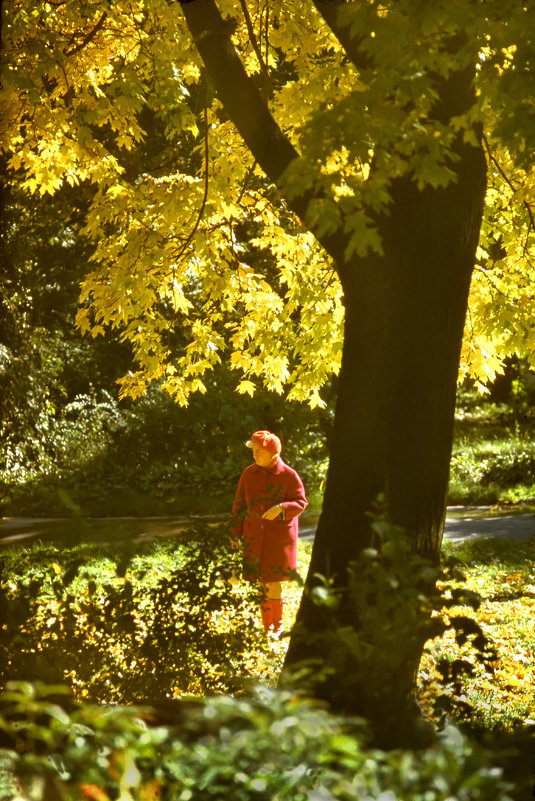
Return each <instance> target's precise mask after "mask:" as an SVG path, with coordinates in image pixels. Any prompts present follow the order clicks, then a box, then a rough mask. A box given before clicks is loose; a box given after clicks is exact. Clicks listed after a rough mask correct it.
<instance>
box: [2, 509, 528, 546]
mask: <svg viewBox="0 0 535 801" xmlns="http://www.w3.org/2000/svg"><path fill="white" fill-rule="evenodd" d="M225 517H226V516H225V515H212V516H206V517H201V516H197V517H188V518H186V517H184V518H169V517H121V518H118V517H109V518H81V519H78V520H76V519H75V520H71V519H65V518H6V519H3V520H0V547H1V546H7V545H16V544H20V545H28V544H30V543H32V542H35V541H38V540H42V541H47V542H51V541H56V540H58V539H59V540H64V539H68V538H69V536H71V537H75V538H76V539H77V540H78V541H80V540H81V541H83V542H121V541H124V540H132V541H134V542H146V541H148V540H151V539H158V538H166V537H173V536H176V535H178V534H180V533H181V531H183V530H184V528H185V527H187V525H188V523H189V524H192V523H194V522H195V521H199V520H204V521H208V522H210V521H213V522H218V521H221V520H224V519H225ZM315 530H316V526H315V523H314V522H313V521H310V522H308V521H307V520H306V518H305V519H304V521H303V524H302V525H301V529H300V534H301V536H302V537H304V538H307V539H308V538H311V537H313V536H314V532H315ZM533 536H535V514H534V513H529V514H518V513H517V514H514V513H512V512H509V511H507V512H504V511H503V510H501V511H499V512H496V511H495V510H493V509H492V508H491V507H476V508H474V507H450V508H449V509H448V514H447V518H446V528H445V537H446V538H447V539H449V540H453V541H454V542H463V541H466V540H471V539H475V538H477V537H496V538H499V539H504V538H507V539H512V540H529V539H530V538H531V537H533Z"/></svg>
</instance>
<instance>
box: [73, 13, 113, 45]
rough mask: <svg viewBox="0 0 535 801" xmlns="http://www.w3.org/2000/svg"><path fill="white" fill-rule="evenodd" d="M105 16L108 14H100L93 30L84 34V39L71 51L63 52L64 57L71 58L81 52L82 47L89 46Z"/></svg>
mask: <svg viewBox="0 0 535 801" xmlns="http://www.w3.org/2000/svg"><path fill="white" fill-rule="evenodd" d="M107 16H108V12H107V11H104V12H103V13H102V16H101V17H100V19H99V20H98V22H97V23H96V25H95V26H94V27H93V28H91V30H90V31H89V33H88V34H86V36H84V38H83V39H82V41H81V42H80V44H77V45H76V47H73V48H71V50H67V51H66V52H65V55H66V56H72V55H74V54H75V53H78V52H79V51H80V50H83V49H84V47H86V45H88V44H89V42H90V41H91V40H92V39H93V38H94V37H95V36H96V34H97V33H98V32H99V30H100V29H101V28H102V26H103V25H104V22H105V21H106V18H107Z"/></svg>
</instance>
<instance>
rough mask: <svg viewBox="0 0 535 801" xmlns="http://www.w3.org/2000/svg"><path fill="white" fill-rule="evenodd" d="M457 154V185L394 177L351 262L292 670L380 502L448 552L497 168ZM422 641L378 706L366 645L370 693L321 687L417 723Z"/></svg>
mask: <svg viewBox="0 0 535 801" xmlns="http://www.w3.org/2000/svg"><path fill="white" fill-rule="evenodd" d="M469 78H470V76H469V75H467V74H465V75H464V76H457V77H456V79H455V80H454V81H453V82H454V83H455V88H456V89H457V92H450V91H445V92H444V95H445V100H444V104H443V105H442V106H441V108H440V113H441V116H442V113H444V112H445V111H447V114H448V116H452V115H453V114H456V113H461V112H460V109H462V108H464V107H465V106H466V103H467V101H468V99H469V98H471V96H472V90H471V88H470V80H469ZM452 80H453V79H452ZM445 88H447V89H448V90H449V89H451V87H450V86H448V87H445ZM446 103H447V104H449V107H448V108H447V109H445V108H444V106H445V105H446ZM457 155H458V156H459V160H458V161H457V162H456V163H455V164H454V168H455V172H456V175H457V181H456V182H454V183H451V184H450V185H449V186H448V187H446V188H432V187H426V188H425V189H423V190H419V189H418V188H417V186H416V184H415V183H414V182H413V181H411V180H410V179H408V178H404V179H398V180H396V181H395V182H394V183H393V185H392V204H391V207H390V210H389V214H388V216H387V217H384V218H382V219H380V220H379V229H380V233H381V236H382V241H383V247H384V255H383V256H382V257H380V256H373V257H370V258H368V259H366V260H364V261H361V262H360V263H355V264H354V265H352V266H346V267H345V268H344V269H343V271H342V273H341V278H342V283H343V287H344V297H345V309H346V319H345V335H344V350H343V359H342V367H341V371H340V376H339V381H338V398H337V405H336V412H335V421H334V431H333V437H332V447H331V453H330V465H329V470H328V474H327V482H326V488H325V495H324V502H323V509H322V513H321V516H320V520H319V523H318V528H317V532H316V537H315V541H314V546H313V551H312V559H311V564H310V570H309V574H308V577H307V581H306V585H305V592H304V594H303V599H302V602H301V607H300V609H299V613H298V616H297V624H298V625H297V627H296V630H295V634H294V635H293V636H292V638H291V640H290V646H289V650H288V653H287V657H286V662H285V668H292V667H294V666H295V665H297V664H299V663H302V662H303V661H304V660H315V661H316V663H317V664H318V665H319V664H321V663H328V662H329V659H330V655H329V650H328V645H327V643H326V641H325V640H324V639H322V636H321V627H322V625H326V626H327V627H328V628H329V629H332V626H333V620H332V617H330V618H329V620H328V622H326V620H325V617H324V616H322V615H321V614H318V608H317V605H316V604H315V603H314V601H313V599H312V595H311V590H313V588H314V586H317V584H318V578H317V574H320V575H322V576H327V577H329V578H330V579H331V580H332V581H333V582H334V585H335V586H338V587H344V586H345V585H346V583H347V581H348V573H347V567H348V565H349V564H350V563H351V562H352V561H354V560H356V559H357V558H358V557H359V555H360V554H361V553H362V551H363V549H365V548H367V547H368V546H370V544H371V543H372V541H373V529H372V523H373V517H372V514H373V512H374V509H378V508H379V507H380V508H381V511H382V513H383V514H384V515H385V516H386V520H387V521H388V522H389V523H391V524H392V525H393V526H397V527H400V528H402V529H403V530H404V532H405V536H406V537H407V538H408V539H409V540H410V543H411V548H412V549H413V551H414V552H415V553H418V554H420V555H422V556H425V557H428V558H429V559H431V560H432V561H435V562H436V561H438V558H439V553H440V545H441V539H442V530H443V524H444V517H445V507H446V493H447V485H448V477H449V461H450V457H451V445H452V434H453V421H454V407H455V394H456V382H457V372H458V364H459V355H460V348H461V342H462V335H463V327H464V320H465V314H466V308H467V300H468V291H469V286H470V277H471V273H472V268H473V264H474V261H475V252H476V247H477V243H478V238H479V230H480V225H481V217H482V210H483V200H484V195H485V179H486V165H485V160H484V156H483V152H482V150H481V148H478V147H474V146H471V145H468V144H465V143H462V142H461V141H459V142H458V145H457ZM351 616H353V617H351ZM358 618H359V610H358V609H357V610H355V609H353V610H350V609H348V607H347V605H345V604H342V605H341V607H340V612H339V621H338V622H339V623H340V624H341V625H350V626H354V627H356V628H357V630H358V626H359V623H358ZM378 625H380V621H378ZM300 630H301V634H300ZM303 631H304V632H306V636H305V638H303V636H302V632H303ZM311 633H313V635H314V636H311ZM317 635H319V636H317ZM401 637H403V634H402V633H400V638H401ZM328 640H329V638H327V642H328ZM423 644H424V643H423V641H422V640H418V639H416V640H415V642H414V647H413V649H412V653H410V654H409V655H407V649H406V647H401V646H403V643H401V642H400V647H399V648H398V649H393V652H392V653H390V654H383V655H382V656H383V658H384V659H385V661H386V660H389V661H390V663H391V665H392V671H391V675H392V676H395V677H396V680H395V682H393V686H392V687H390V688H389V691H388V692H387V693H386V694H384V693H383V694H382V700H381V704H380V709H377V708H375V709H374V708H373V703H368V700H369V692H368V691H369V687H370V685H369V676H371V675H372V674H373V672H374V665H375V664H376V663H377V661H378V660H379V658H380V656H381V655H379V654H378V653H377V651H374V652H373V653H372V654H371V656H370V655H368V657H366V658H368V659H369V660H370V661H369V664H368V665H367V670H365V671H364V675H365V676H366V677H367V678H366V679H365V685H364V686H363V687H361V688H360V691H359V689H358V687H355V683H354V682H353V683H351V693H350V695H348V697H343V694H341V692H340V679H341V677H340V676H337V677H335V678H334V680H331V679H326V681H325V682H324V684H323V686H321V687H319V688H318V687H316V692H317V693H318V694H320V695H321V696H322V697H323V698H324V699H325V700H328V701H330V702H331V703H332V704H333V705H335V706H338V707H341V708H342V709H343V710H344V711H351V712H354V713H359V714H366V715H367V716H368V717H374V716H375V718H376V720H380V721H381V722H382V724H385V726H386V729H388V732H389V737H390V736H391V737H393V738H394V741H395V739H396V735H395V734H394V730H395V722H396V719H397V722H398V724H400V725H401V726H402V727H403V728H406V726H407V715H411V716H412V710H413V709H414V701H413V694H414V683H415V677H416V673H417V669H418V665H419V661H420V658H421V653H422V648H423ZM388 647H389V648H390V649H392V645H391V641H389V642H388ZM398 656H399V660H398ZM359 658H360V657H359ZM357 661H358V660H357ZM357 667H358V668H359V669H362V665H360V666H357V665H356V668H357ZM346 668H347V665H346ZM367 696H368V698H367ZM385 699H387V701H385ZM385 705H386V706H387V707H388V708H385ZM383 734H384V732H383ZM380 738H382V739H383V740H384V737H383V736H382V735H380ZM387 739H388V738H387Z"/></svg>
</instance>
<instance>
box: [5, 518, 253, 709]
mask: <svg viewBox="0 0 535 801" xmlns="http://www.w3.org/2000/svg"><path fill="white" fill-rule="evenodd" d="M98 554H100V559H97V558H96V557H97V555H98ZM238 560H239V557H238V556H237V555H236V554H235V553H234V552H232V551H231V550H230V547H229V538H228V530H227V528H226V527H225V526H221V525H219V526H214V527H211V528H209V527H207V526H204V527H197V528H192V529H190V530H189V531H185V532H184V533H183V534H182V535H181V537H180V540H176V541H174V542H167V543H165V544H161V545H159V546H158V547H157V548H156V549H155V548H154V546H151V549H150V551H149V550H147V549H140V550H137V551H136V550H135V549H134V548H133V547H132V546H131V545H130V544H127V545H126V546H123V547H122V548H119V549H118V548H109V549H108V550H107V551H102V549H101V550H100V552H99V550H98V549H96V548H95V547H88V546H78V547H72V548H66V549H64V550H62V551H61V552H59V551H57V550H55V549H53V548H50V547H49V548H41V549H36V550H33V551H30V552H29V553H28V554H27V555H26V556H25V557H24V556H23V555H22V554H20V553H17V552H12V553H11V554H6V555H4V557H3V561H4V565H3V568H4V569H3V579H2V583H1V585H0V590H1V592H0V614H1V616H2V619H3V620H5V621H7V622H6V624H5V625H4V626H3V628H2V629H1V631H0V657H1V659H2V663H3V666H4V670H3V671H2V673H3V675H4V676H5V677H7V678H11V679H28V680H31V679H32V678H33V677H35V676H40V677H41V678H42V679H44V680H46V681H49V682H60V683H64V682H68V683H69V684H70V685H71V687H72V688H73V689H74V691H75V692H77V693H78V694H80V695H81V696H83V697H85V698H88V699H90V700H93V701H98V702H106V703H108V702H132V701H138V702H140V701H143V700H145V699H147V698H151V699H156V698H168V697H172V696H176V695H180V694H184V693H187V694H202V693H206V692H226V691H236V690H239V688H240V687H241V685H242V683H243V681H244V680H245V679H247V678H248V677H251V676H254V677H258V676H259V674H260V672H261V669H262V659H263V656H262V654H263V652H265V651H266V650H267V642H266V639H265V635H264V633H263V630H262V628H261V625H260V621H259V615H258V600H259V599H258V591H257V589H256V588H255V587H254V586H252V585H249V584H247V583H243V584H240V585H239V586H235V585H234V584H233V582H232V575H233V571H235V570H237V569H239V565H238ZM244 655H251V656H250V657H249V659H248V658H247V657H246V656H244ZM255 657H256V658H255ZM256 660H259V662H260V664H257V663H256Z"/></svg>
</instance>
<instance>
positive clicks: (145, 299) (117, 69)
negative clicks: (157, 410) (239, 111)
mask: <svg viewBox="0 0 535 801" xmlns="http://www.w3.org/2000/svg"><path fill="white" fill-rule="evenodd" d="M194 2H195V0H194ZM189 5H190V6H191V5H192V4H191V3H190V4H189ZM183 8H184V9H186V8H187V6H184V7H183ZM206 8H208V6H207V5H205V12H204V13H206ZM219 10H220V12H221V15H222V20H224V21H225V22H224V24H223V27H224V30H223V29H222V31H221V35H225V36H228V35H230V37H231V41H232V44H233V46H234V48H235V53H237V54H238V55H239V58H240V61H241V64H242V65H243V66H244V67H245V69H246V71H247V74H248V75H249V76H250V77H251V78H252V79H253V81H254V84H255V87H256V88H257V90H258V94H259V97H260V98H261V99H262V100H263V101H265V106H266V108H269V111H270V114H271V118H272V120H273V121H274V124H275V125H276V126H277V128H278V129H279V130H280V132H281V134H283V136H284V143H283V147H286V148H287V153H286V157H285V158H286V160H284V158H283V159H282V160H281V162H280V167H281V169H280V175H277V178H276V183H277V186H275V185H274V183H273V181H274V178H273V176H270V178H269V179H267V178H266V173H265V170H264V169H262V167H261V165H260V164H259V163H258V160H256V159H255V158H254V157H253V155H252V153H251V151H250V149H249V148H248V147H247V146H246V145H245V144H244V142H243V139H242V137H241V135H240V134H239V133H238V130H237V128H236V127H235V125H234V124H233V122H231V121H230V120H229V118H228V113H227V112H226V110H225V108H224V107H223V106H222V104H221V101H220V99H219V98H218V97H217V95H216V94H215V92H214V89H213V85H212V81H211V79H210V77H209V76H208V77H207V75H206V73H205V70H204V68H203V65H202V61H201V58H200V56H199V50H198V48H197V47H196V46H195V44H194V42H193V41H192V37H191V35H190V32H189V30H188V26H187V25H186V23H185V19H184V16H183V13H182V11H181V8H180V7H179V5H177V4H174V3H168V2H166V0H129V1H128V2H122V0H119V1H118V2H117V3H114V4H113V6H110V5H109V4H108V3H104V2H102V0H84V2H82V3H76V4H72V3H66V2H31V1H30V0H14V2H12V3H9V4H4V7H3V16H4V19H3V54H2V61H3V70H2V81H3V106H4V113H3V115H2V118H3V123H2V129H3V130H2V147H3V152H4V164H5V168H6V172H7V178H8V180H9V181H11V182H13V183H14V184H16V185H17V186H19V187H20V188H22V190H23V191H25V192H28V193H38V194H40V195H42V196H46V195H52V194H54V193H56V192H57V191H58V190H59V189H60V188H61V187H63V186H69V185H70V186H71V187H75V188H76V187H78V186H81V185H84V187H86V188H87V187H89V189H90V192H91V203H90V206H89V210H88V213H87V216H86V219H85V221H84V222H83V224H81V225H80V226H79V227H78V229H77V230H76V231H75V235H76V236H79V237H83V238H85V239H86V240H87V241H88V243H89V244H90V246H91V248H92V255H91V265H90V266H89V267H88V272H87V275H86V276H85V278H84V280H83V283H82V289H81V308H80V311H79V313H78V317H77V324H78V326H79V327H80V329H81V330H82V331H84V332H89V333H90V334H91V335H92V336H98V335H100V334H103V333H104V331H105V329H106V327H112V328H116V329H117V330H118V331H119V333H120V335H121V337H122V338H123V339H124V340H125V341H128V342H129V343H130V344H131V346H132V350H133V355H134V357H135V360H136V361H137V364H138V369H137V370H135V371H133V372H131V373H129V374H128V375H126V376H124V378H123V379H122V382H121V390H122V392H123V393H125V394H130V395H133V396H136V395H139V394H140V393H142V392H143V391H144V389H145V388H146V387H147V386H148V384H149V383H150V382H152V381H155V380H157V381H160V382H161V383H162V385H163V386H164V388H165V389H166V390H167V391H169V392H170V393H171V394H172V395H173V396H174V397H175V398H176V399H177V400H178V401H179V402H181V403H185V402H187V398H188V395H189V394H190V393H191V392H192V391H204V382H203V376H205V373H206V371H207V370H209V369H210V368H211V367H212V366H213V365H215V364H218V363H219V362H220V361H221V360H229V362H230V364H231V365H232V367H233V368H235V369H236V370H237V371H238V374H239V379H238V380H237V388H238V391H239V392H247V393H253V392H254V389H255V386H258V385H259V384H263V385H264V386H266V387H267V388H269V389H272V390H275V391H277V392H283V391H288V392H289V396H290V397H291V398H296V399H305V400H308V401H309V402H310V403H312V404H313V405H314V404H318V403H321V395H320V389H321V386H322V384H323V383H324V382H325V380H326V379H327V377H328V376H329V375H330V374H332V373H333V372H334V373H336V372H337V371H338V370H339V367H340V359H341V342H342V323H343V317H344V308H343V303H342V292H341V287H340V283H339V278H338V275H337V273H336V271H335V269H334V268H333V261H332V257H331V255H330V254H329V253H328V252H327V250H328V248H327V250H326V249H325V248H324V247H322V246H321V245H320V244H319V241H322V242H323V244H325V242H326V240H327V239H329V238H331V239H332V240H337V241H339V242H343V247H344V252H345V254H346V255H348V256H350V255H351V254H355V253H356V254H357V255H362V256H365V255H366V254H373V253H374V252H375V253H379V252H380V251H381V248H382V243H381V239H380V236H379V234H378V231H377V226H376V223H375V220H374V215H375V214H379V213H381V212H382V211H384V210H385V209H388V207H389V204H390V202H391V198H390V194H389V187H390V184H391V181H392V180H394V179H396V178H399V177H402V176H410V177H411V178H413V179H414V180H415V181H416V183H417V185H418V186H419V187H424V186H431V187H440V186H445V185H447V184H448V182H449V181H450V180H451V179H452V176H453V172H452V168H451V158H452V155H451V144H452V137H454V136H455V134H456V133H458V132H461V133H462V134H463V135H464V137H465V139H466V140H468V141H469V140H470V138H473V137H474V130H475V129H479V128H482V130H483V132H484V145H485V149H486V152H487V159H488V165H489V186H488V191H487V195H486V200H485V212H484V222H483V226H482V233H481V239H480V245H479V249H478V255H477V264H476V269H475V272H474V275H473V280H472V287H471V294H470V302H469V313H468V317H467V323H466V330H465V337H464V344H463V350H462V357H461V375H465V374H469V375H472V376H474V377H475V378H476V379H477V380H478V381H481V382H485V381H487V380H488V379H489V378H492V376H493V375H494V373H495V371H496V370H499V369H500V366H501V365H502V363H503V359H504V358H505V357H506V356H507V355H508V354H511V353H514V352H520V353H521V354H523V355H527V356H528V357H529V358H530V360H531V363H532V364H535V355H534V354H535V347H534V340H535V333H534V329H533V325H532V322H531V321H532V320H533V317H534V308H533V305H534V303H535V301H534V297H535V293H534V291H533V290H534V282H535V271H534V267H533V242H534V217H533V214H534V204H535V178H534V172H533V168H532V161H531V153H532V152H533V149H534V140H535V110H534V108H533V101H532V98H533V64H532V61H533V52H534V50H533V46H532V45H533V41H532V39H533V34H532V28H533V23H532V22H531V21H530V17H529V13H528V9H527V4H526V3H522V2H520V0H506V1H505V2H504V1H503V0H491V2H467V0H455V1H454V2H451V1H450V2H439V3H433V4H429V3H422V2H419V1H417V0H404V2H383V3H379V2H372V0H368V1H367V2H352V3H347V4H346V3H341V2H319V1H318V2H317V3H316V4H313V3H302V2H290V3H288V2H284V3H282V2H269V1H268V0H247V2H246V0H225V1H224V2H220V3H219ZM334 15H336V17H335V16H334ZM333 26H334V27H333ZM333 31H334V32H333ZM335 33H336V35H335ZM459 39H461V40H462V41H459V42H458V41H457V40H459ZM452 42H455V46H450V44H451V43H452ZM214 52H215V50H214ZM473 56H475V58H474V60H475V62H476V64H477V68H476V75H475V87H476V94H477V98H476V103H475V104H474V105H473V106H472V107H471V108H469V109H467V110H466V111H465V112H464V113H460V114H459V115H457V117H456V118H455V119H454V120H453V121H452V123H453V124H450V121H447V120H444V121H441V120H440V119H435V120H431V118H430V116H429V111H430V109H431V108H432V107H433V104H435V103H436V100H437V84H436V81H437V77H441V78H446V77H447V76H448V75H451V74H452V72H454V71H455V70H456V69H459V68H460V67H463V66H464V65H465V64H466V63H467V60H470V59H471V58H472V57H473ZM229 89H230V92H232V91H233V87H232V86H230V87H229ZM244 124H250V125H255V124H256V125H257V126H260V125H264V126H265V133H266V136H268V135H270V134H269V131H268V127H269V124H270V123H269V122H265V121H263V122H259V121H258V116H257V115H255V113H254V112H253V110H252V109H251V108H250V107H247V106H244ZM274 169H275V172H276V168H274ZM303 198H304V201H303ZM299 203H301V205H303V203H304V204H305V206H304V210H303V213H302V214H301V215H300V216H301V220H300V219H298V217H297V216H296V214H295V210H296V209H297V211H298V212H299V208H298V207H299ZM177 333H178V334H179V336H178V337H177Z"/></svg>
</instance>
